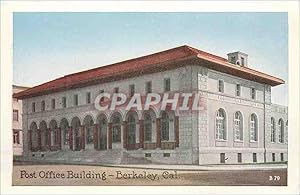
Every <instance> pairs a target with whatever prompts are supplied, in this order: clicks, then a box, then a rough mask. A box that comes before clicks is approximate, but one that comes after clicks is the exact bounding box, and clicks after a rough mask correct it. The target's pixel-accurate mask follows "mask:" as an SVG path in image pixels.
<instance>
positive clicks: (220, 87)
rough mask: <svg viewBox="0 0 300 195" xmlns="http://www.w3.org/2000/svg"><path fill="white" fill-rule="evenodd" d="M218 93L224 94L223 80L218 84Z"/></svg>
mask: <svg viewBox="0 0 300 195" xmlns="http://www.w3.org/2000/svg"><path fill="white" fill-rule="evenodd" d="M218 91H219V92H220V93H224V81H222V80H219V83H218Z"/></svg>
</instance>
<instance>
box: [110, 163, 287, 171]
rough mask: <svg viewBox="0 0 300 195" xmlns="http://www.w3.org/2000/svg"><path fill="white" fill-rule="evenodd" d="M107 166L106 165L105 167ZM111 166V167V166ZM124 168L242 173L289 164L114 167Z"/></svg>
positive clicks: (282, 166)
mask: <svg viewBox="0 0 300 195" xmlns="http://www.w3.org/2000/svg"><path fill="white" fill-rule="evenodd" d="M104 166H105V165H104ZM110 166H111V165H110ZM113 166H115V167H124V168H141V169H157V170H181V171H229V170H232V171H240V170H274V169H286V168H287V164H253V165H249V164H244V165H243V164H241V165H151V164H145V165H140V164H138V165H134V164H131V165H113Z"/></svg>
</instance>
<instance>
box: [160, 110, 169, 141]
mask: <svg viewBox="0 0 300 195" xmlns="http://www.w3.org/2000/svg"><path fill="white" fill-rule="evenodd" d="M161 140H162V141H169V115H168V113H166V112H163V113H162V115H161Z"/></svg>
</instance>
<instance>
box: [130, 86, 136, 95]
mask: <svg viewBox="0 0 300 195" xmlns="http://www.w3.org/2000/svg"><path fill="white" fill-rule="evenodd" d="M134 93H135V90H134V85H133V84H132V85H129V96H130V97H132V96H133V95H134Z"/></svg>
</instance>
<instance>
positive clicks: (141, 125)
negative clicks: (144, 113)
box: [139, 120, 145, 148]
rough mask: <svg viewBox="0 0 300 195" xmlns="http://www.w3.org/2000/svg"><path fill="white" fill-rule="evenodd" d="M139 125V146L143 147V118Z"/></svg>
mask: <svg viewBox="0 0 300 195" xmlns="http://www.w3.org/2000/svg"><path fill="white" fill-rule="evenodd" d="M139 126H140V148H144V137H145V131H144V120H140V121H139Z"/></svg>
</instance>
